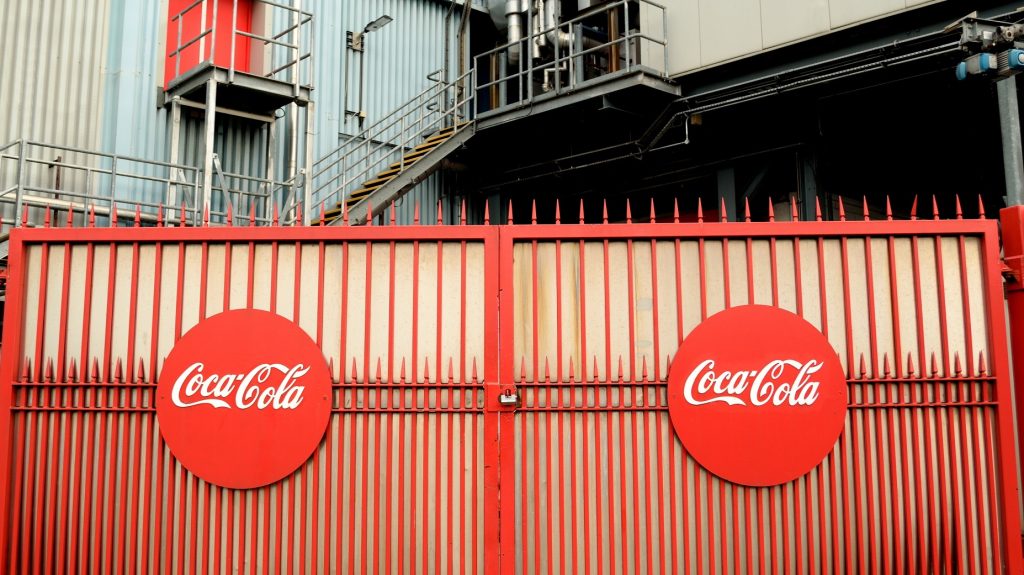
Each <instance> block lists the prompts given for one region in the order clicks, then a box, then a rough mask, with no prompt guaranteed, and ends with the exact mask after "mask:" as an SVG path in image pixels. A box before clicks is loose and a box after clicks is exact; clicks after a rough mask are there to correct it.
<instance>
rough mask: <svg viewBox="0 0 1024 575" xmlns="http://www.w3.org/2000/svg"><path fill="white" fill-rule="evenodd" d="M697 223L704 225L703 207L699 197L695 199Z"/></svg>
mask: <svg viewBox="0 0 1024 575" xmlns="http://www.w3.org/2000/svg"><path fill="white" fill-rule="evenodd" d="M697 223H698V224H703V223H704V205H703V204H702V203H701V200H700V197H699V196H698V197H697Z"/></svg>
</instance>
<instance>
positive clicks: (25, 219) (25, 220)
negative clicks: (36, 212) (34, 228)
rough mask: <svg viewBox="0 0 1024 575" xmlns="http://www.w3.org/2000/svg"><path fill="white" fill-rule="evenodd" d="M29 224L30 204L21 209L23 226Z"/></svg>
mask: <svg viewBox="0 0 1024 575" xmlns="http://www.w3.org/2000/svg"><path fill="white" fill-rule="evenodd" d="M27 225H28V206H25V208H24V209H22V210H21V227H25V226H27Z"/></svg>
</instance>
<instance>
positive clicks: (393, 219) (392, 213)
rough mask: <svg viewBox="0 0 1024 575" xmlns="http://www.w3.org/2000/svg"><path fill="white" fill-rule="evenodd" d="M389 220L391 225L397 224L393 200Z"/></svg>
mask: <svg viewBox="0 0 1024 575" xmlns="http://www.w3.org/2000/svg"><path fill="white" fill-rule="evenodd" d="M389 221H390V222H391V225H395V202H391V218H390V220H389Z"/></svg>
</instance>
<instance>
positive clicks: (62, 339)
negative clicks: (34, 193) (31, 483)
mask: <svg viewBox="0 0 1024 575" xmlns="http://www.w3.org/2000/svg"><path fill="white" fill-rule="evenodd" d="M63 272H64V273H63V278H62V281H61V296H60V335H59V337H58V338H57V371H56V377H57V380H58V381H60V382H61V383H62V384H63V385H64V386H68V387H65V388H64V389H65V391H64V392H62V395H65V399H66V390H67V389H68V388H71V386H73V384H74V382H73V381H72V378H71V377H68V375H69V374H68V372H67V369H66V367H65V365H64V363H65V362H64V359H65V356H66V355H67V335H68V333H67V332H68V292H69V285H68V284H69V283H70V278H71V244H70V243H68V242H64V262H63ZM72 389H73V388H72ZM61 407H66V405H61ZM72 418H76V416H75V415H74V414H67V413H65V414H64V415H63V416H62V417H61V422H62V425H61V433H60V436H59V437H63V438H65V443H64V446H63V448H62V449H61V451H62V452H63V455H64V457H63V463H62V464H61V465H60V467H59V469H61V470H63V472H62V474H61V475H62V479H61V481H60V484H61V485H62V486H63V487H62V489H61V490H60V503H59V505H55V504H56V501H57V499H56V497H54V496H53V495H52V494H51V497H50V501H51V506H52V507H51V511H50V523H51V525H53V519H54V517H53V507H57V508H59V509H60V513H59V516H58V517H57V523H56V526H57V528H56V530H51V532H53V531H56V532H55V533H54V536H52V537H49V538H47V545H48V549H47V551H46V558H47V564H46V565H44V569H46V571H48V572H52V570H53V563H52V561H53V559H54V556H53V555H52V543H53V539H54V538H57V539H58V541H57V542H56V543H57V550H56V557H55V559H56V562H57V569H58V570H59V571H60V572H63V571H64V566H65V559H66V549H65V543H66V541H67V532H68V528H69V525H68V495H69V493H68V492H69V491H71V484H70V483H68V479H69V471H70V469H69V468H70V463H71V462H70V456H71V446H70V443H71V442H70V437H69V435H68V429H67V428H68V427H69V421H68V420H69V419H72ZM54 451H56V450H54ZM51 482H52V485H53V486H54V487H56V484H57V480H56V473H54V477H52V478H51ZM5 519H6V518H5Z"/></svg>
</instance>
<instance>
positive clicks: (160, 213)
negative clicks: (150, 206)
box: [156, 204, 164, 228]
mask: <svg viewBox="0 0 1024 575" xmlns="http://www.w3.org/2000/svg"><path fill="white" fill-rule="evenodd" d="M156 227H158V228H162V227H164V205H163V204H160V205H158V206H157V207H156Z"/></svg>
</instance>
